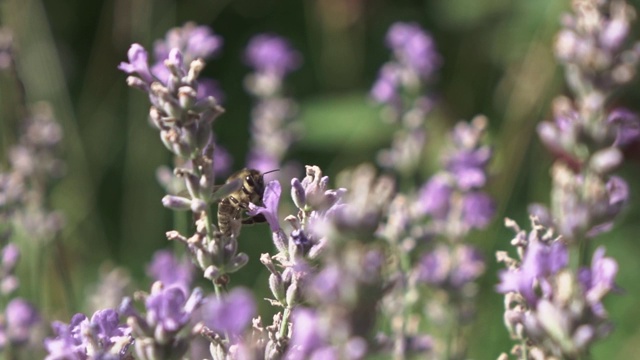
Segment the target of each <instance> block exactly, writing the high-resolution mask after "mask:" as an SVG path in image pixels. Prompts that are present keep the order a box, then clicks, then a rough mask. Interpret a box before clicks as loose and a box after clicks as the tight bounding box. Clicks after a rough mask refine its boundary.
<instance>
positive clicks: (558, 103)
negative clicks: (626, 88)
mask: <svg viewBox="0 0 640 360" xmlns="http://www.w3.org/2000/svg"><path fill="white" fill-rule="evenodd" d="M572 10H573V12H572V13H570V14H566V15H565V16H564V18H563V22H562V25H563V27H562V29H561V30H560V33H559V34H558V36H557V42H556V56H557V58H558V61H559V62H560V63H561V64H562V65H564V67H565V74H566V79H567V83H568V85H569V89H570V90H571V92H572V93H573V98H570V97H558V98H556V100H555V101H554V104H553V105H554V107H553V115H554V119H553V121H546V122H543V123H541V124H540V125H539V126H538V134H539V135H540V138H541V140H542V142H543V143H544V144H545V145H546V146H547V147H548V148H549V149H550V151H551V152H552V153H553V154H554V155H555V156H556V157H557V159H556V161H555V163H554V164H553V165H552V168H551V175H552V178H553V183H552V190H551V204H550V206H549V207H546V206H544V205H540V204H533V205H532V206H530V208H529V212H530V213H531V214H532V215H533V217H532V224H533V230H532V231H531V232H530V233H529V234H527V233H526V232H524V231H522V230H520V228H519V227H518V226H517V225H516V224H515V222H513V221H511V220H507V226H508V227H511V228H513V229H514V230H516V232H517V236H516V238H514V239H513V240H512V244H513V245H514V246H516V247H517V252H518V259H513V258H511V257H509V256H508V255H507V253H506V252H499V253H498V261H501V262H504V263H505V264H506V266H507V270H503V271H502V272H501V273H500V284H499V285H498V286H497V290H498V291H499V292H501V293H504V294H505V308H506V311H505V325H506V326H507V329H509V332H510V334H511V337H512V338H513V339H514V340H519V341H520V344H519V345H516V346H514V347H513V349H512V351H511V354H513V355H516V356H518V357H519V358H527V359H529V358H531V359H533V358H535V359H551V358H582V357H585V356H588V354H589V353H590V351H591V346H592V345H593V343H594V342H595V341H596V340H599V339H601V338H603V337H605V336H606V335H608V333H609V332H610V331H611V329H612V325H611V323H610V322H609V320H608V318H607V312H606V311H605V309H604V306H603V304H602V299H603V298H604V297H605V296H606V295H607V294H608V293H610V292H611V291H613V290H615V289H616V286H615V283H614V278H615V276H616V274H617V271H618V264H617V262H616V261H615V260H614V259H612V258H609V257H605V255H604V254H605V248H604V247H603V246H600V247H598V248H597V249H596V250H595V252H594V253H593V255H592V259H591V264H590V265H589V264H588V263H589V253H588V251H587V249H589V248H590V243H591V242H593V241H594V238H595V237H596V236H598V235H601V234H603V233H605V232H607V231H609V230H610V229H611V228H612V227H613V224H614V221H615V219H616V218H617V217H618V215H619V214H620V213H621V212H622V210H623V209H624V207H625V205H626V204H627V203H628V200H629V185H628V184H627V182H626V181H625V180H624V179H623V178H621V177H619V176H616V175H614V174H613V173H614V171H615V170H616V169H617V168H618V167H619V166H620V165H621V164H622V163H623V161H624V156H623V148H624V147H625V146H628V145H629V144H631V143H633V142H635V141H637V140H638V134H639V133H638V128H639V126H640V123H639V121H640V118H639V117H638V115H636V114H634V113H632V112H631V111H629V110H627V109H624V108H613V109H612V108H611V106H610V102H611V99H612V96H613V95H614V93H615V92H616V91H617V90H619V88H620V86H621V85H622V84H624V83H627V82H629V81H630V80H631V79H632V78H633V76H634V74H635V72H636V66H637V64H638V61H639V60H640V43H636V44H631V45H629V44H628V35H629V31H630V27H631V21H632V20H633V18H634V17H635V12H634V10H633V8H632V7H631V6H630V5H628V4H627V3H626V2H625V1H609V0H581V1H574V2H573V3H572ZM554 234H557V235H554ZM572 253H573V254H576V255H574V256H577V257H578V265H577V266H576V265H575V264H572V263H571V262H569V258H570V257H571V255H570V254H572ZM501 359H507V355H506V354H503V355H502V356H501Z"/></svg>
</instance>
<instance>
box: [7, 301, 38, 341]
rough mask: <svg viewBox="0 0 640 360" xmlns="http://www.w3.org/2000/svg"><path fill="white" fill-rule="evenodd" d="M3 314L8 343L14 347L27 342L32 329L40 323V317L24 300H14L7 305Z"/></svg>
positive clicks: (31, 305)
mask: <svg viewBox="0 0 640 360" xmlns="http://www.w3.org/2000/svg"><path fill="white" fill-rule="evenodd" d="M5 312H6V317H7V329H6V331H7V335H8V340H9V342H11V343H12V344H13V345H14V346H15V345H20V344H23V343H25V342H27V341H28V340H29V335H30V334H31V333H32V330H33V328H34V327H35V326H36V325H37V324H39V323H40V315H39V314H38V311H37V310H36V308H35V306H33V304H31V303H30V302H28V301H26V300H23V299H20V298H15V299H13V300H11V301H10V302H9V304H7V309H6V310H5Z"/></svg>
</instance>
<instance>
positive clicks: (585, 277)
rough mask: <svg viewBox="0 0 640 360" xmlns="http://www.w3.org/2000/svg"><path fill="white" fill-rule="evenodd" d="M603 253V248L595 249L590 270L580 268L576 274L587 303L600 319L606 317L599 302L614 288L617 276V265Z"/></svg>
mask: <svg viewBox="0 0 640 360" xmlns="http://www.w3.org/2000/svg"><path fill="white" fill-rule="evenodd" d="M604 252H605V248H604V247H603V246H601V247H599V248H598V249H596V251H595V252H594V254H593V259H592V261H591V268H590V269H589V268H582V269H580V272H579V274H578V279H579V280H580V283H581V284H582V287H583V289H584V291H585V295H586V299H587V302H588V303H589V304H590V305H591V308H592V310H593V312H594V313H595V314H596V315H598V316H601V317H606V311H605V309H604V306H603V305H602V303H601V300H602V298H603V297H604V296H605V295H606V294H607V293H609V292H610V291H611V290H612V289H615V288H616V285H615V282H614V281H615V277H616V275H617V274H618V263H617V262H616V261H615V260H614V259H613V258H610V257H605V256H604Z"/></svg>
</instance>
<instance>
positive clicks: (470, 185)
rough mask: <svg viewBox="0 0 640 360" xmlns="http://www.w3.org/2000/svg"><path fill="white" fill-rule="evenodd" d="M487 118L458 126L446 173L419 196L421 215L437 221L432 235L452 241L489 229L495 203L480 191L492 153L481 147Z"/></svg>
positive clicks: (447, 161) (434, 177)
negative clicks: (470, 232)
mask: <svg viewBox="0 0 640 360" xmlns="http://www.w3.org/2000/svg"><path fill="white" fill-rule="evenodd" d="M485 129H486V118H484V117H481V116H478V117H476V118H474V119H473V120H472V122H471V124H466V123H458V124H457V125H456V127H455V129H454V130H453V131H452V135H451V139H452V142H451V145H450V147H449V149H447V150H445V154H444V157H443V162H444V166H445V170H443V171H440V172H438V173H437V174H435V175H434V176H432V178H431V179H430V180H429V181H427V182H426V183H425V184H424V185H423V186H422V188H421V189H420V190H419V193H418V201H417V203H416V205H415V208H416V210H417V211H418V213H421V214H423V215H429V216H431V218H432V219H433V220H434V224H433V229H432V231H434V232H436V233H444V234H447V235H448V236H450V237H451V238H452V239H455V238H458V237H463V236H464V234H466V233H468V232H469V231H470V230H471V229H482V228H484V227H486V226H487V225H488V224H489V222H490V221H491V219H492V218H493V215H494V213H495V204H494V202H493V200H492V199H491V198H490V197H489V196H488V195H487V194H485V193H484V192H482V191H481V188H482V187H483V186H484V185H485V184H486V181H487V170H486V168H487V165H488V162H489V160H490V159H491V149H490V148H489V147H488V146H487V145H483V144H482V137H483V135H484V131H485Z"/></svg>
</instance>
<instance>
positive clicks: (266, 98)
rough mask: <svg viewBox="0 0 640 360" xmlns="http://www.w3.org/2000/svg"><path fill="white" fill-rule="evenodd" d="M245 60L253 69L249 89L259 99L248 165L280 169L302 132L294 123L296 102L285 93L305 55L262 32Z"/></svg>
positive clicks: (252, 130)
mask: <svg viewBox="0 0 640 360" xmlns="http://www.w3.org/2000/svg"><path fill="white" fill-rule="evenodd" d="M245 62H246V64H247V65H249V66H250V67H251V68H252V70H253V72H252V73H250V74H249V75H248V76H247V77H246V79H245V88H246V89H247V91H248V92H249V93H250V94H251V95H253V96H254V98H255V103H254V106H253V109H252V111H251V118H252V121H251V148H250V150H249V155H248V158H247V166H248V167H249V168H252V169H257V170H259V171H261V172H266V171H271V170H274V169H280V168H281V167H282V165H283V164H282V161H283V160H284V155H285V153H286V151H287V149H288V148H289V147H290V146H291V144H292V143H293V142H294V141H295V140H296V138H297V137H298V133H299V132H300V129H298V128H297V127H298V126H299V124H296V123H294V122H292V120H293V118H294V117H295V115H296V113H297V109H296V107H297V106H296V103H295V101H293V99H291V98H288V97H286V96H285V95H284V91H283V90H284V84H283V83H284V80H285V77H286V76H287V75H288V74H289V73H290V72H292V71H294V70H296V69H297V68H298V67H299V66H300V64H301V62H302V57H301V55H300V54H299V53H298V52H297V51H296V50H294V49H293V48H292V46H291V45H290V44H289V42H288V41H287V40H286V39H284V38H282V37H280V36H277V35H274V34H259V35H256V36H254V37H253V38H251V40H249V44H248V45H247V48H246V50H245Z"/></svg>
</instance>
